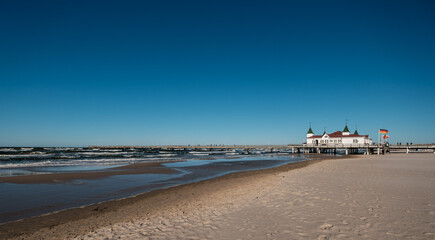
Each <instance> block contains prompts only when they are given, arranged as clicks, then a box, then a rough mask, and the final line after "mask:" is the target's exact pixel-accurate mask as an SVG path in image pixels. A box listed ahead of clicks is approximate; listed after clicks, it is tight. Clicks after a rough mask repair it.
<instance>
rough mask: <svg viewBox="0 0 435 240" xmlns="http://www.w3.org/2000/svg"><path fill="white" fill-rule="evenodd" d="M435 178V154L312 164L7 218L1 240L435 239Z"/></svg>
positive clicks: (367, 157)
mask: <svg viewBox="0 0 435 240" xmlns="http://www.w3.org/2000/svg"><path fill="white" fill-rule="evenodd" d="M290 170H291V171H290ZM434 176H435V155H434V154H394V155H387V156H361V157H359V158H350V159H349V158H346V159H337V160H327V161H321V160H312V161H307V162H299V163H292V164H287V165H284V166H281V167H277V168H273V169H265V170H256V171H249V172H239V173H233V174H228V175H225V176H222V177H219V178H215V179H210V180H206V181H202V182H197V183H192V184H186V185H182V186H177V187H172V188H168V189H163V190H156V191H152V192H149V193H146V194H142V195H139V196H137V197H132V198H126V199H121V200H116V201H109V202H105V203H101V204H96V205H92V206H87V207H83V208H77V209H70V210H66V211H61V212H59V213H55V214H49V215H45V216H40V217H34V218H29V219H25V220H22V221H18V222H13V223H7V224H3V225H0V238H1V239H6V238H7V239H10V238H14V237H16V238H17V239H75V238H77V239H106V238H108V239H115V238H116V239H118V238H121V239H433V238H434V236H435V231H434V228H435V204H433V203H434V202H435V195H434V192H435V191H434V190H435V183H434V181H435V177H434Z"/></svg>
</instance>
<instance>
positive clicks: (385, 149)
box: [88, 144, 435, 155]
mask: <svg viewBox="0 0 435 240" xmlns="http://www.w3.org/2000/svg"><path fill="white" fill-rule="evenodd" d="M88 148H99V149H131V148H143V149H149V150H155V151H156V150H157V151H158V150H168V151H204V152H205V151H212V150H215V151H229V150H233V149H241V150H244V151H246V153H247V154H249V153H250V151H253V150H264V151H267V152H271V153H273V152H274V151H285V152H287V151H288V152H289V153H290V154H311V153H317V154H322V153H323V154H337V153H343V154H346V155H348V154H361V153H364V154H367V155H371V154H378V155H380V154H386V153H399V152H401V153H413V152H433V153H435V144H421V145H389V146H385V145H365V144H321V145H311V144H302V145H161V146H89V147H88Z"/></svg>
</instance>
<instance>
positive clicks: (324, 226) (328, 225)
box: [320, 223, 334, 230]
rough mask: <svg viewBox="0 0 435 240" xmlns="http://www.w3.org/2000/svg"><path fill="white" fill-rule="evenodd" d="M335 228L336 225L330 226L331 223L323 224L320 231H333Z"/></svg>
mask: <svg viewBox="0 0 435 240" xmlns="http://www.w3.org/2000/svg"><path fill="white" fill-rule="evenodd" d="M333 227H334V225H332V224H329V223H324V224H322V226H320V229H322V230H331V229H332V228H333Z"/></svg>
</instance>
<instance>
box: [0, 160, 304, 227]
mask: <svg viewBox="0 0 435 240" xmlns="http://www.w3.org/2000/svg"><path fill="white" fill-rule="evenodd" d="M215 157H217V158H215V159H211V158H206V159H198V158H194V159H178V160H177V161H172V162H164V163H162V164H160V165H157V166H156V164H154V165H152V167H149V168H150V169H152V170H156V172H151V173H140V172H129V170H127V171H126V172H123V173H122V174H118V172H116V171H118V170H117V169H115V167H119V166H126V164H118V165H76V166H39V167H31V168H15V169H6V168H5V169H0V174H3V176H5V175H6V176H17V175H32V174H46V173H51V174H53V173H55V174H60V176H62V174H72V173H78V174H82V173H86V172H97V173H98V172H111V171H113V173H114V174H109V175H107V176H106V175H104V177H99V178H95V179H89V178H86V177H84V178H82V179H80V177H78V178H77V179H73V180H68V181H59V182H57V183H37V184H34V183H30V182H25V183H19V184H18V183H10V182H3V183H0V223H4V222H8V221H14V220H18V219H22V218H26V217H30V216H37V215H40V214H45V213H49V212H53V211H58V210H62V209H67V208H73V207H80V206H84V205H89V204H93V203H98V202H102V201H108V200H112V199H120V198H124V197H129V196H134V195H137V194H140V193H144V192H148V191H152V190H155V189H161V188H167V187H171V186H176V185H181V184H186V183H191V182H196V181H201V180H205V179H210V178H215V177H218V176H222V175H225V174H228V173H231V172H240V171H249V170H256V169H264V168H271V167H277V166H280V165H284V164H287V163H291V162H299V161H303V160H306V159H305V158H304V157H303V156H301V155H289V154H280V155H277V154H267V155H264V154H263V155H255V156H246V157H245V156H240V157H238V158H235V157H222V158H220V156H219V157H218V156H215ZM127 169H128V168H127ZM160 170H161V171H162V172H159V171H160ZM168 170H170V171H171V172H167V171H168ZM7 171H10V172H9V173H8V172H7ZM119 171H120V170H119ZM132 171H135V169H133V170H132ZM165 171H166V172H165ZM0 176H1V175H0ZM33 176H35V177H38V176H36V175H33ZM17 177H20V176H17ZM0 180H1V178H0Z"/></svg>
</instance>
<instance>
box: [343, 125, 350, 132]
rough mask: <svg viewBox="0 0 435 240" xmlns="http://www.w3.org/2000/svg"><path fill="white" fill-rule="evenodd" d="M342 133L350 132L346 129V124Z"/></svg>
mask: <svg viewBox="0 0 435 240" xmlns="http://www.w3.org/2000/svg"><path fill="white" fill-rule="evenodd" d="M343 132H350V131H349V128H347V124H346V127H344V130H343Z"/></svg>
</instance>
